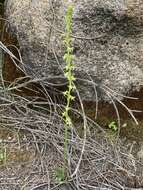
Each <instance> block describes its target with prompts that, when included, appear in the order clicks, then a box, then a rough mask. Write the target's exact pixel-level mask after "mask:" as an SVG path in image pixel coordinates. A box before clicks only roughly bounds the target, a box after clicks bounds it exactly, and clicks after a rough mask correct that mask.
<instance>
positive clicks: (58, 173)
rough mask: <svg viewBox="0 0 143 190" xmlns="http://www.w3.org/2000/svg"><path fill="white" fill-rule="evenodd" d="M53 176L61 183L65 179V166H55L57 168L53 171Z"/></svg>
mask: <svg viewBox="0 0 143 190" xmlns="http://www.w3.org/2000/svg"><path fill="white" fill-rule="evenodd" d="M55 177H56V181H57V182H58V183H63V182H64V181H65V180H66V174H65V168H63V167H59V168H57V170H56V171H55Z"/></svg>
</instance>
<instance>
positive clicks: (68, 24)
mask: <svg viewBox="0 0 143 190" xmlns="http://www.w3.org/2000/svg"><path fill="white" fill-rule="evenodd" d="M72 15H73V6H69V7H68V10H67V13H66V16H65V35H64V44H65V48H66V50H65V54H64V57H63V59H64V61H65V63H66V67H65V70H64V75H65V77H66V79H67V81H68V86H67V90H66V91H65V92H64V96H65V97H66V100H67V103H66V106H65V110H64V112H63V113H62V115H63V120H64V122H65V132H64V133H65V134H64V160H65V168H66V166H67V165H68V128H69V127H71V124H72V121H71V118H70V115H69V112H70V110H71V107H70V106H71V103H72V101H73V100H74V98H75V97H74V96H73V95H72V93H73V91H74V90H75V85H74V81H75V80H76V79H75V77H74V75H73V70H74V65H73V48H72V37H71V34H72ZM64 173H66V172H64Z"/></svg>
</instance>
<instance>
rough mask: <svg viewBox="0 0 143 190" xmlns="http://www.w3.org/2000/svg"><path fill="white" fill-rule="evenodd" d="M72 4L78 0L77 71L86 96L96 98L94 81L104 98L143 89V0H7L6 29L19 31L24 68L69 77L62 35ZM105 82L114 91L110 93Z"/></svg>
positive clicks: (47, 78)
mask: <svg viewBox="0 0 143 190" xmlns="http://www.w3.org/2000/svg"><path fill="white" fill-rule="evenodd" d="M70 3H72V4H73V5H74V14H73V47H74V56H75V57H74V64H75V71H74V72H75V76H76V77H77V83H78V85H77V86H78V90H79V92H80V95H81V97H82V99H83V100H92V101H94V100H95V97H96V93H95V90H94V89H95V86H94V85H93V84H94V83H95V84H97V85H98V87H99V88H98V90H97V92H98V93H100V94H98V95H99V96H100V98H101V97H102V98H103V99H104V100H108V99H109V97H108V95H111V96H112V95H113V94H114V95H117V94H116V93H119V94H123V95H126V94H130V93H131V92H133V91H136V90H140V88H141V87H142V85H143V31H142V30H143V1H138V0H117V1H115V0H71V1H64V0H53V1H52V0H8V1H7V2H6V18H7V19H8V23H9V24H8V26H9V27H8V28H9V29H10V31H11V33H12V34H16V36H17V39H18V41H19V44H20V47H21V54H22V59H23V63H24V65H25V71H26V73H27V74H28V75H30V76H31V77H32V78H43V81H44V82H45V83H47V82H49V83H56V84H57V85H61V84H62V83H64V82H65V80H64V78H63V77H64V75H63V69H64V67H65V62H64V61H63V55H64V52H65V47H64V43H63V35H62V34H63V33H64V31H65V22H64V18H65V13H66V10H67V7H68V5H69V4H70ZM47 84H48V83H47ZM105 86H106V87H109V88H111V89H112V90H113V91H115V92H116V93H113V92H111V91H110V93H109V94H108V93H107V94H106V93H105V91H106V92H107V88H106V87H105ZM103 89H106V90H105V91H104V90H103ZM120 98H121V97H120Z"/></svg>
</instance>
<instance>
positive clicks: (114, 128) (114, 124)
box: [108, 121, 118, 131]
mask: <svg viewBox="0 0 143 190" xmlns="http://www.w3.org/2000/svg"><path fill="white" fill-rule="evenodd" d="M108 127H109V129H112V130H113V131H117V129H118V126H117V124H116V122H115V121H112V122H110V123H109V125H108Z"/></svg>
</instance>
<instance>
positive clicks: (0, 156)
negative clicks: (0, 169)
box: [0, 147, 7, 164]
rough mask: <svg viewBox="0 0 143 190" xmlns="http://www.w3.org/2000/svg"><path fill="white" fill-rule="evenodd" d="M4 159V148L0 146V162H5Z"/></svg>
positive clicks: (5, 156)
mask: <svg viewBox="0 0 143 190" xmlns="http://www.w3.org/2000/svg"><path fill="white" fill-rule="evenodd" d="M6 159H7V152H6V148H4V147H2V148H0V164H3V163H5V162H6Z"/></svg>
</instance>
